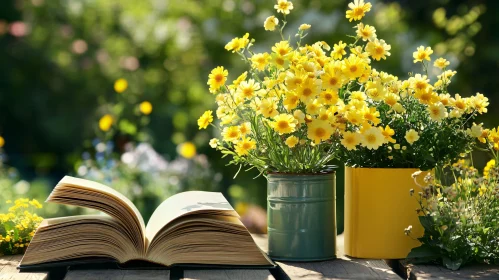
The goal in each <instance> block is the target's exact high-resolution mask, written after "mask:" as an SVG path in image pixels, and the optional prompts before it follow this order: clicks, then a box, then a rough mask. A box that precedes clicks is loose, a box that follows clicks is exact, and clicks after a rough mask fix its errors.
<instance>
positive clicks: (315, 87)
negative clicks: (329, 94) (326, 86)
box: [296, 78, 321, 103]
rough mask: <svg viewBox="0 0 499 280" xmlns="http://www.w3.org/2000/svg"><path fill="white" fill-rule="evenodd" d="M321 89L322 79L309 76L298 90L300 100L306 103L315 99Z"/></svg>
mask: <svg viewBox="0 0 499 280" xmlns="http://www.w3.org/2000/svg"><path fill="white" fill-rule="evenodd" d="M320 90H321V81H320V80H316V79H314V78H307V79H306V80H305V81H304V82H303V83H302V84H301V85H300V87H299V88H298V89H297V90H296V93H297V95H298V96H299V97H300V100H301V101H302V102H305V103H309V101H311V100H313V99H314V97H315V96H317V94H318V93H319V92H320Z"/></svg>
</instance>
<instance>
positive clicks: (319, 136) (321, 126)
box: [307, 119, 333, 144]
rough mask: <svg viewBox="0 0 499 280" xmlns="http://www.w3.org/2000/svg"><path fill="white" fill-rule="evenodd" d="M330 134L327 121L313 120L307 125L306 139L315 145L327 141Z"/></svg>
mask: <svg viewBox="0 0 499 280" xmlns="http://www.w3.org/2000/svg"><path fill="white" fill-rule="evenodd" d="M331 134H333V128H332V127H331V125H330V124H329V122H328V121H323V120H318V119H315V120H312V121H311V122H310V123H308V130H307V137H308V138H309V139H310V140H312V141H313V142H314V143H315V144H319V143H320V142H321V141H325V140H328V139H329V137H331Z"/></svg>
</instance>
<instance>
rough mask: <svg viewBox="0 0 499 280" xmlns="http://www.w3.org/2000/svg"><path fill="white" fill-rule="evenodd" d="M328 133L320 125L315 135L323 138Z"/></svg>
mask: <svg viewBox="0 0 499 280" xmlns="http://www.w3.org/2000/svg"><path fill="white" fill-rule="evenodd" d="M325 135H326V130H325V129H324V128H322V127H319V128H317V129H316V130H315V136H317V137H318V138H323V137H324V136H325Z"/></svg>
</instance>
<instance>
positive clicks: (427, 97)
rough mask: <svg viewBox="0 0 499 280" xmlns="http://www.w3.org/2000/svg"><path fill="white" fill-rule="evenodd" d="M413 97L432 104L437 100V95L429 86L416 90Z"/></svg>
mask: <svg viewBox="0 0 499 280" xmlns="http://www.w3.org/2000/svg"><path fill="white" fill-rule="evenodd" d="M414 97H416V98H417V99H419V101H420V102H421V103H423V104H433V103H435V102H437V101H438V100H439V96H438V95H437V94H436V93H435V92H434V91H433V89H432V88H431V87H428V88H427V89H426V90H424V91H416V94H414Z"/></svg>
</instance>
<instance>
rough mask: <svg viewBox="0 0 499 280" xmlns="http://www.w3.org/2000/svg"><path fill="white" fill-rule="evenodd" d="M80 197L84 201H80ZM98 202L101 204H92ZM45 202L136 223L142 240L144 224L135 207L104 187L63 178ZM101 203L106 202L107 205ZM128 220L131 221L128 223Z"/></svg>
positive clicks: (80, 180) (126, 199) (90, 182)
mask: <svg viewBox="0 0 499 280" xmlns="http://www.w3.org/2000/svg"><path fill="white" fill-rule="evenodd" d="M82 197H84V198H85V199H82ZM93 200H95V201H93ZM98 200H99V201H100V202H101V203H99V204H95V203H93V202H97V201H98ZM47 202H55V203H59V204H65V205H75V206H80V207H87V208H93V209H97V210H99V211H102V212H105V213H107V214H108V215H111V216H113V217H115V218H117V219H119V220H122V221H123V222H124V223H130V222H134V223H137V225H136V226H137V227H138V228H137V229H136V230H138V231H139V232H138V233H139V234H140V235H142V237H143V238H144V232H145V223H144V219H143V218H142V215H141V214H140V212H139V210H138V209H137V207H135V205H134V204H133V203H132V202H131V201H130V200H129V199H128V198H126V197H125V196H124V195H122V194H121V193H119V192H117V191H116V190H114V189H112V188H110V187H108V186H106V185H103V184H100V183H97V182H94V181H90V180H85V179H80V178H75V177H71V176H64V178H62V180H61V181H59V183H58V184H57V186H56V187H55V188H54V190H53V191H52V193H51V194H50V196H49V197H48V199H47ZM102 202H107V204H106V203H102ZM113 204H114V205H113ZM118 206H119V207H118ZM123 210H125V212H126V213H124V212H123ZM130 219H132V220H133V221H130ZM128 226H131V227H134V228H135V225H134V224H128ZM143 241H144V240H143ZM143 241H142V242H143Z"/></svg>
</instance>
